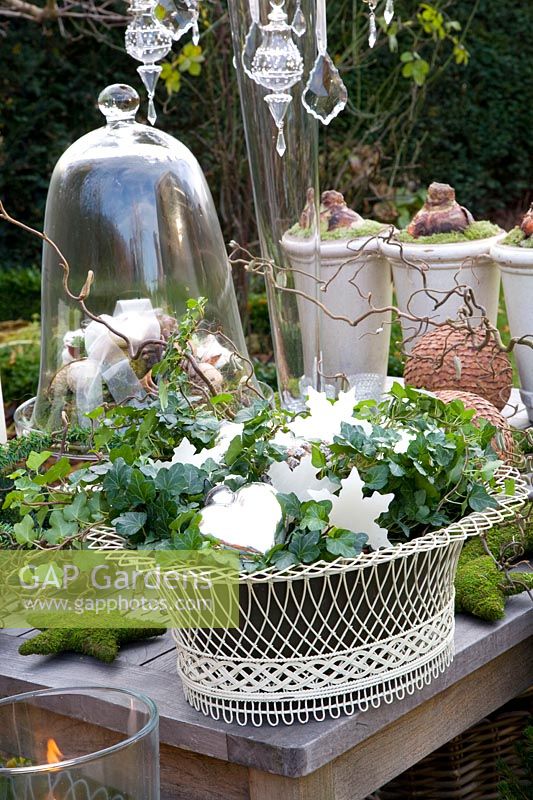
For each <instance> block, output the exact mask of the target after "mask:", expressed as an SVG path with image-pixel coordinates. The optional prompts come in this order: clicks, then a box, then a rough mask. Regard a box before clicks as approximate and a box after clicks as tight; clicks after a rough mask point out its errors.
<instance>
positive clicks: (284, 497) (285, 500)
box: [276, 492, 301, 519]
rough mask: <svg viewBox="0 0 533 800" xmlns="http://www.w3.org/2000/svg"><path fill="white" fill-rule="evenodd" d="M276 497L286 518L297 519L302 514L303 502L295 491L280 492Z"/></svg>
mask: <svg viewBox="0 0 533 800" xmlns="http://www.w3.org/2000/svg"><path fill="white" fill-rule="evenodd" d="M276 497H277V500H278V503H279V504H280V506H281V510H282V511H283V516H284V517H285V518H288V517H290V518H292V519H297V518H298V517H299V516H300V507H301V503H300V501H299V500H298V498H297V497H296V495H295V494H294V492H291V493H290V494H283V493H282V492H278V493H277V494H276Z"/></svg>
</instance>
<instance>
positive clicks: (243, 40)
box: [229, 0, 320, 408]
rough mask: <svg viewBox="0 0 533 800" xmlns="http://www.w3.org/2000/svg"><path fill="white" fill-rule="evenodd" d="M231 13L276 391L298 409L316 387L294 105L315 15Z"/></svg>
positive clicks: (307, 181)
mask: <svg viewBox="0 0 533 800" xmlns="http://www.w3.org/2000/svg"><path fill="white" fill-rule="evenodd" d="M229 11H230V21H231V28H232V36H233V45H234V53H235V59H234V63H235V66H236V69H237V77H238V85H239V92H240V97H241V107H242V115H243V119H244V128H245V135H246V143H247V148H248V158H249V162H250V169H251V174H252V185H253V194H254V202H255V211H256V219H257V226H258V232H259V242H260V248H261V257H262V259H263V263H262V264H261V265H260V267H259V269H258V271H260V272H262V273H264V274H265V280H266V290H267V297H268V304H269V312H270V321H271V330H272V339H273V346H274V355H275V359H276V368H277V375H278V386H279V391H280V397H281V401H282V403H283V405H285V406H286V407H289V408H299V407H301V406H302V404H303V400H304V399H305V394H306V391H307V388H308V387H309V386H312V387H314V388H318V387H319V386H320V363H319V315H318V306H317V305H316V304H315V303H314V302H313V300H315V301H316V299H317V295H318V252H319V231H318V207H317V201H318V122H317V120H316V119H314V118H313V117H312V116H310V115H309V114H308V113H307V111H306V110H305V108H304V106H303V104H302V94H303V91H304V89H305V81H306V80H307V76H308V75H309V72H310V70H311V69H312V66H313V63H314V60H315V57H316V36H315V33H314V31H315V15H316V6H315V4H314V3H312V2H310V1H309V0H303V2H299V0H286V2H282V3H281V4H279V3H278V4H275V3H270V2H268V0H230V3H229ZM302 20H303V22H302ZM297 21H298V23H299V24H296V23H297ZM302 29H305V31H304V32H303V33H302ZM304 209H305V212H304ZM302 212H304V213H305V214H306V218H307V219H306V222H307V223H308V224H306V226H305V227H306V228H307V233H306V249H307V251H308V253H307V258H306V261H305V265H304V266H303V268H299V267H298V268H295V266H294V264H293V262H292V260H291V255H290V253H289V252H287V249H286V248H285V246H284V243H283V237H284V236H285V235H286V234H287V233H288V231H289V230H290V229H291V228H292V227H293V226H294V225H295V224H297V223H298V222H299V220H300V217H301V215H302Z"/></svg>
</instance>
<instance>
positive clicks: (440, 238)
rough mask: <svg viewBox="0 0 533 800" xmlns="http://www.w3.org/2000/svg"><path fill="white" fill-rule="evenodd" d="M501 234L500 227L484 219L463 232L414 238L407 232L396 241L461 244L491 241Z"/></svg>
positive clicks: (402, 232)
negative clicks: (483, 240) (484, 240)
mask: <svg viewBox="0 0 533 800" xmlns="http://www.w3.org/2000/svg"><path fill="white" fill-rule="evenodd" d="M498 233H500V228H499V227H498V225H494V223H492V222H489V220H486V219H483V220H479V221H478V222H471V223H470V225H468V227H467V228H465V229H464V230H463V231H450V232H449V233H434V234H432V235H431V236H418V237H415V236H412V235H411V234H410V233H407V231H406V230H403V231H400V232H399V233H398V234H397V236H396V239H398V241H400V242H403V243H404V244H411V243H414V244H425V245H428V244H456V243H459V242H475V241H478V240H480V239H489V238H491V237H492V236H497V234H498Z"/></svg>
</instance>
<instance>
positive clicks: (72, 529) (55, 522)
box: [44, 508, 78, 544]
mask: <svg viewBox="0 0 533 800" xmlns="http://www.w3.org/2000/svg"><path fill="white" fill-rule="evenodd" d="M49 524H50V529H49V530H47V531H46V533H45V536H44V538H45V539H46V541H47V542H49V543H50V544H59V543H60V542H62V541H64V540H65V539H68V537H69V536H75V535H76V534H77V532H78V524H77V523H76V522H72V521H71V520H69V519H66V517H65V514H64V513H63V510H60V509H59V508H56V509H54V511H52V513H51V514H50V520H49Z"/></svg>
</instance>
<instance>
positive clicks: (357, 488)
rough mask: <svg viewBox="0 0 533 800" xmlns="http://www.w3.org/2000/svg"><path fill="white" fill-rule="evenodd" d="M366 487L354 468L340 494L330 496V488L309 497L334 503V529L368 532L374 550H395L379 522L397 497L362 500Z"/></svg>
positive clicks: (388, 496)
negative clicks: (389, 548) (388, 548)
mask: <svg viewBox="0 0 533 800" xmlns="http://www.w3.org/2000/svg"><path fill="white" fill-rule="evenodd" d="M363 485H364V484H363V481H362V480H361V477H360V475H359V472H358V471H357V469H356V468H355V467H353V469H352V471H351V472H350V474H349V475H348V477H347V478H345V479H344V480H343V481H341V490H340V492H339V494H338V495H334V494H331V492H330V491H328V490H327V489H321V490H320V491H315V490H313V489H311V490H310V491H309V494H310V496H311V498H312V499H313V500H330V501H331V503H332V509H331V512H330V515H329V521H330V522H331V524H332V525H335V527H337V528H344V529H346V530H348V531H353V532H354V533H366V534H367V536H368V544H369V545H370V547H372V548H373V549H374V550H377V549H378V548H380V547H392V545H391V543H390V542H389V539H388V535H387V530H386V529H385V528H381V527H380V526H379V525H378V524H377V522H376V519H377V518H378V517H379V515H380V514H382V513H383V512H384V511H387V510H388V508H389V505H390V503H391V502H392V500H393V499H394V495H393V494H379V492H374V493H373V494H371V495H370V497H363Z"/></svg>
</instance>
